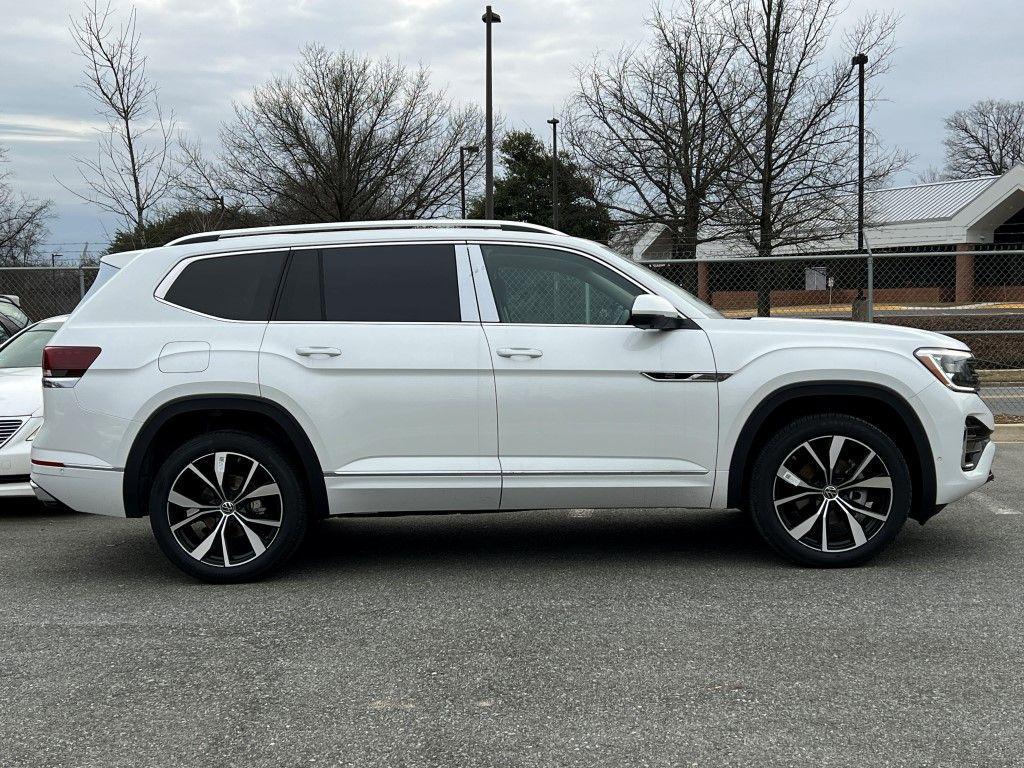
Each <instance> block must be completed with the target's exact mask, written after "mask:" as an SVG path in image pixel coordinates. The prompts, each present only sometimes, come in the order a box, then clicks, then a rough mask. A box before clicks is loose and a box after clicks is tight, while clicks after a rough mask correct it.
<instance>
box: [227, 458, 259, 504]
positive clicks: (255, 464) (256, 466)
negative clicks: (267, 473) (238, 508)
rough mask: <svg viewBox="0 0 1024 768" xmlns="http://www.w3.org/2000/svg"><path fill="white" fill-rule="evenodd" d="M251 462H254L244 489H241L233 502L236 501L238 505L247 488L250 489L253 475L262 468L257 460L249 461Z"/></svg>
mask: <svg viewBox="0 0 1024 768" xmlns="http://www.w3.org/2000/svg"><path fill="white" fill-rule="evenodd" d="M249 461H251V462H252V466H251V467H249V474H248V475H247V476H246V478H245V482H244V483H242V487H241V488H240V489H239V491H238V493H237V494H236V495H235V498H234V499H233V501H235V502H236V503H237V501H238V497H239V496H241V495H242V494H243V493H245V490H246V488H248V487H249V483H251V482H252V478H253V475H255V474H256V470H257V469H259V468H260V464H259V462H258V461H256V459H249Z"/></svg>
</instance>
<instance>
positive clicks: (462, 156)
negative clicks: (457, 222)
mask: <svg viewBox="0 0 1024 768" xmlns="http://www.w3.org/2000/svg"><path fill="white" fill-rule="evenodd" d="M479 151H480V147H478V146H476V145H475V144H474V145H472V146H468V147H459V178H461V179H462V185H461V191H462V218H463V219H465V218H466V155H475V154H476V153H477V152H479Z"/></svg>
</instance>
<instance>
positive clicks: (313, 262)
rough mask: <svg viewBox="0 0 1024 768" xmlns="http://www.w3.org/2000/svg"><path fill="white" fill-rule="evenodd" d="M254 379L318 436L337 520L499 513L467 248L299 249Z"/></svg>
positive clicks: (490, 408) (488, 378) (484, 352)
mask: <svg viewBox="0 0 1024 768" xmlns="http://www.w3.org/2000/svg"><path fill="white" fill-rule="evenodd" d="M259 374H260V388H261V391H262V393H263V395H264V396H265V397H268V398H270V399H272V400H277V401H278V402H280V403H282V404H283V405H285V406H286V407H288V408H289V410H291V411H292V412H293V413H295V414H296V415H297V416H299V417H300V421H302V422H304V424H303V426H304V427H305V428H306V429H307V430H308V431H310V433H311V434H312V435H314V436H315V438H316V442H318V448H319V451H320V453H321V462H322V464H323V467H324V471H325V476H326V477H325V479H326V483H327V489H328V497H329V500H330V504H331V511H332V512H333V513H334V514H339V513H342V514H344V513H353V512H387V511H395V512H410V511H412V512H415V511H431V510H448V509H462V510H467V509H474V510H475V509H496V508H497V506H498V498H499V493H500V483H501V478H500V471H499V465H498V457H497V429H496V424H495V419H496V416H495V395H494V380H493V374H492V371H491V363H490V356H489V353H488V348H487V342H486V338H485V337H484V334H483V330H482V328H481V326H480V322H479V315H478V312H477V306H476V300H475V297H474V293H473V286H472V278H471V277H470V272H469V262H468V257H467V249H466V246H464V245H454V244H450V243H408V244H380V245H355V246H344V247H334V248H325V249H319V250H316V249H313V250H294V251H293V252H292V253H291V256H290V263H289V265H288V267H287V272H286V276H285V280H284V285H283V286H282V291H281V296H280V297H279V299H278V306H277V310H276V313H275V317H274V319H273V320H272V321H271V322H270V324H269V326H268V327H267V333H266V336H265V338H264V341H263V345H262V349H261V352H260V371H259Z"/></svg>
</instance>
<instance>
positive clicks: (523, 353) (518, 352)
mask: <svg viewBox="0 0 1024 768" xmlns="http://www.w3.org/2000/svg"><path fill="white" fill-rule="evenodd" d="M543 354H544V353H543V352H541V351H540V350H539V349H531V348H530V347H502V348H501V349H499V350H498V357H540V356H541V355H543Z"/></svg>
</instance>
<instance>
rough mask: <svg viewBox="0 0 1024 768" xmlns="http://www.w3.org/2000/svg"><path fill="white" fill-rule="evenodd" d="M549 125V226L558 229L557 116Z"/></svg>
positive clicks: (549, 121)
mask: <svg viewBox="0 0 1024 768" xmlns="http://www.w3.org/2000/svg"><path fill="white" fill-rule="evenodd" d="M548 125H550V126H551V226H552V227H554V228H555V229H558V118H557V117H552V118H551V119H550V120H548Z"/></svg>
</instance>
